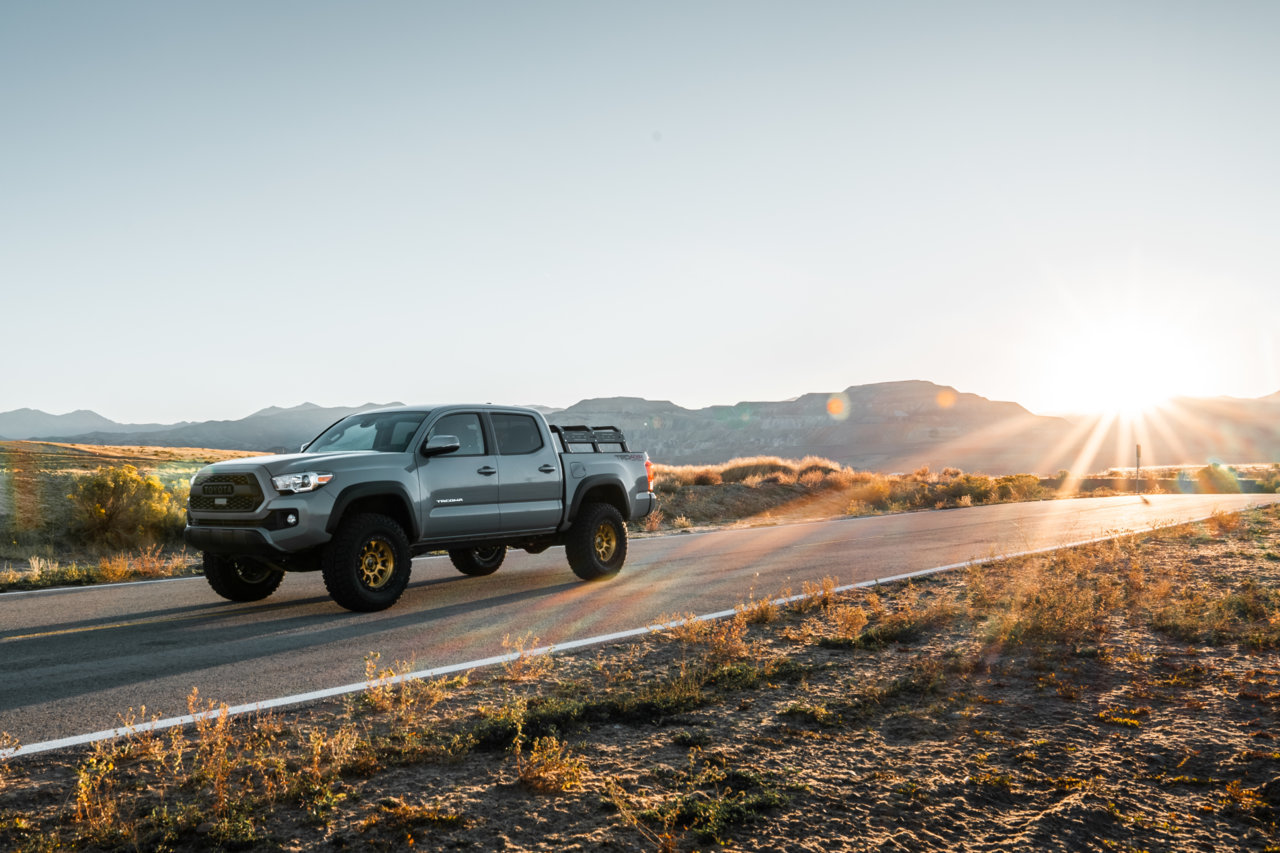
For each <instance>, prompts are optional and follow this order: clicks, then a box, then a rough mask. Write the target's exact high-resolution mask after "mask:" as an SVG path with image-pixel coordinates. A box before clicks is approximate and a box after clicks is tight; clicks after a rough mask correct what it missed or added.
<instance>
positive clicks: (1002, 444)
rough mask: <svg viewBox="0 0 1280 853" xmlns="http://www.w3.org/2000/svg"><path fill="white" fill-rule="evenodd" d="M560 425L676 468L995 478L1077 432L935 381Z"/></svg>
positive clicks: (575, 416)
mask: <svg viewBox="0 0 1280 853" xmlns="http://www.w3.org/2000/svg"><path fill="white" fill-rule="evenodd" d="M552 418H553V420H555V421H556V422H558V423H588V424H590V425H602V424H612V425H614V426H618V427H620V428H622V430H623V431H624V432H625V433H626V435H627V437H628V439H630V441H631V444H632V446H634V447H637V448H644V449H645V450H647V451H648V452H649V455H650V456H652V457H653V458H655V459H658V460H661V461H663V462H668V463H672V464H694V463H709V462H724V461H726V460H728V459H732V458H734V457H735V456H755V455H761V454H765V455H775V456H785V457H802V456H807V455H815V456H825V457H827V458H829V459H834V460H836V461H838V462H842V463H844V464H846V465H851V466H853V467H856V468H863V469H868V470H878V471H907V470H914V469H915V468H918V467H920V466H921V465H929V466H931V467H935V468H942V467H946V466H949V465H951V466H956V467H960V468H965V469H966V470H984V471H991V472H1006V471H1019V470H1021V471H1026V470H1034V469H1032V468H1031V467H1030V466H1031V465H1032V463H1035V462H1039V461H1041V460H1040V459H1039V457H1040V456H1042V455H1043V448H1045V447H1046V446H1050V447H1051V446H1053V444H1054V443H1055V442H1056V441H1058V440H1059V438H1060V437H1061V436H1063V435H1065V434H1066V433H1067V432H1069V430H1070V424H1068V423H1067V422H1066V421H1064V420H1062V419H1060V418H1046V417H1040V416H1038V415H1033V414H1031V413H1030V412H1028V411H1027V410H1026V409H1024V408H1023V407H1022V406H1019V405H1018V404H1016V403H1002V402H993V401H991V400H988V399H986V398H985V397H980V396H978V395H976V394H964V393H960V392H958V391H956V389H954V388H950V387H947V386H942V385H935V384H934V383H932V382H922V381H908V382H882V383H878V384H874V385H855V386H852V387H849V388H846V389H845V390H844V391H843V392H839V393H837V394H830V393H812V394H804V395H802V396H800V397H797V398H795V399H794V400H783V401H778V402H773V401H764V402H744V403H738V404H736V405H733V406H710V407H708V408H705V409H696V410H695V409H684V408H681V407H679V406H676V405H674V404H672V403H669V402H663V401H659V402H654V401H649V400H639V399H635V398H619V397H614V398H605V399H599V400H584V401H582V402H580V403H575V404H574V405H573V406H570V407H569V408H568V409H565V410H563V411H560V412H556V413H555V414H554V415H553V416H552Z"/></svg>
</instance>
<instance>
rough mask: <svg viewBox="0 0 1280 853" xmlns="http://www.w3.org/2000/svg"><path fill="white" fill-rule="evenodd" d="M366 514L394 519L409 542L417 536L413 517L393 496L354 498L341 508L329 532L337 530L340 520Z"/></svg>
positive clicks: (332, 521) (402, 503)
mask: <svg viewBox="0 0 1280 853" xmlns="http://www.w3.org/2000/svg"><path fill="white" fill-rule="evenodd" d="M366 512H376V513H378V514H379V515H385V516H387V517H388V518H391V519H394V520H395V522H396V524H398V525H400V529H401V530H403V531H404V532H405V535H406V536H408V537H409V539H410V540H412V539H414V538H415V537H416V535H417V525H415V524H414V523H413V517H412V516H411V515H410V514H409V510H408V508H407V507H405V505H404V501H403V500H401V499H400V498H398V497H396V496H395V495H369V496H368V497H363V498H356V499H355V500H353V501H352V502H351V503H349V504H347V505H346V506H345V507H343V510H342V517H341V518H338V519H333V520H331V521H330V523H329V528H330V531H333V530H337V529H338V525H339V524H341V523H342V519H344V518H351V517H353V516H356V515H359V514H360V513H366Z"/></svg>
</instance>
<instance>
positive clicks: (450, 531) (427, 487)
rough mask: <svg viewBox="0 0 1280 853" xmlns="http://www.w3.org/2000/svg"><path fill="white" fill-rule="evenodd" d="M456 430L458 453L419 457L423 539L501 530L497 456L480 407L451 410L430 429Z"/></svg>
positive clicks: (437, 432) (453, 432) (430, 433)
mask: <svg viewBox="0 0 1280 853" xmlns="http://www.w3.org/2000/svg"><path fill="white" fill-rule="evenodd" d="M435 435H455V436H457V437H458V441H459V442H460V444H461V445H462V446H461V447H459V448H458V449H457V450H456V451H454V452H453V453H445V454H442V455H440V456H432V457H431V458H429V459H423V458H422V457H419V464H418V481H419V485H420V486H421V488H422V504H421V509H420V513H421V519H420V521H421V523H422V538H423V539H445V538H450V537H460V536H467V535H469V534H493V533H496V532H497V531H498V525H499V522H500V515H499V510H498V457H497V455H496V454H495V453H494V452H493V450H492V448H490V447H489V441H488V440H487V438H486V436H485V433H484V426H483V423H482V421H481V418H480V413H479V412H451V413H449V414H446V415H443V416H441V417H440V418H438V419H437V420H436V422H435V423H433V424H432V425H431V427H430V429H429V430H428V431H427V438H431V437H432V436H435Z"/></svg>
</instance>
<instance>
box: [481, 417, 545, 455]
mask: <svg viewBox="0 0 1280 853" xmlns="http://www.w3.org/2000/svg"><path fill="white" fill-rule="evenodd" d="M490 417H491V418H493V431H494V432H496V433H497V434H498V452H499V453H501V454H502V455H503V456H515V455H518V454H522V453H532V452H533V451H535V450H540V449H541V448H542V431H541V430H539V429H538V422H537V421H535V420H534V419H533V418H531V417H529V416H528V415H501V414H494V415H491V416H490Z"/></svg>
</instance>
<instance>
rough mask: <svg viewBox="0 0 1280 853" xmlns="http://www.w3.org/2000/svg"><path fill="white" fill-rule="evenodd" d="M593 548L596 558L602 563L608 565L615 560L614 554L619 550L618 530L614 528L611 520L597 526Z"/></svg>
mask: <svg viewBox="0 0 1280 853" xmlns="http://www.w3.org/2000/svg"><path fill="white" fill-rule="evenodd" d="M592 547H594V548H595V551H596V558H597V559H599V560H600V562H601V563H608V562H609V561H610V560H612V559H613V555H614V553H615V552H616V551H617V550H618V529H617V528H616V527H614V526H613V522H612V521H611V520H605V521H601V522H600V524H599V525H597V527H596V535H595V539H594V541H593V543H592Z"/></svg>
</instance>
